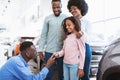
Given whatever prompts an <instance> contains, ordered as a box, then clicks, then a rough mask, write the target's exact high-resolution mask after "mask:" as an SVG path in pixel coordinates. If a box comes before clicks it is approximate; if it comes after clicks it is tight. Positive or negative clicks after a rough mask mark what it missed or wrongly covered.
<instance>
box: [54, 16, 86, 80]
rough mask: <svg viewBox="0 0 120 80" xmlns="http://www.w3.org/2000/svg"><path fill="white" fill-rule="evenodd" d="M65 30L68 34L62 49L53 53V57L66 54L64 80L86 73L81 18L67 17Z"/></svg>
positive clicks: (76, 78) (64, 24)
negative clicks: (84, 69)
mask: <svg viewBox="0 0 120 80" xmlns="http://www.w3.org/2000/svg"><path fill="white" fill-rule="evenodd" d="M62 26H63V30H64V32H65V35H66V39H65V40H64V44H63V48H62V50H61V51H59V52H56V53H54V54H53V57H56V58H58V57H62V56H64V64H63V68H64V80H78V78H79V77H82V76H83V75H84V71H83V67H84V59H85V42H84V41H83V38H82V35H83V33H82V32H81V31H80V30H81V26H80V22H79V19H77V18H76V17H73V16H72V17H67V18H65V19H64V20H63V22H62Z"/></svg>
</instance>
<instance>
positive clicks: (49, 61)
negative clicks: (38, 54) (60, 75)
mask: <svg viewBox="0 0 120 80" xmlns="http://www.w3.org/2000/svg"><path fill="white" fill-rule="evenodd" d="M54 62H55V57H50V58H49V59H48V61H47V64H46V66H45V67H47V68H49V67H50V66H51V65H52V64H53V63H54Z"/></svg>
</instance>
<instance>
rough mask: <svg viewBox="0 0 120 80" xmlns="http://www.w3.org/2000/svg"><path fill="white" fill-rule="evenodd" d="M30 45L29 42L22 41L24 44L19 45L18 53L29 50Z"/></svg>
mask: <svg viewBox="0 0 120 80" xmlns="http://www.w3.org/2000/svg"><path fill="white" fill-rule="evenodd" d="M31 45H33V43H32V42H30V41H24V42H22V44H21V45H20V51H24V50H26V49H27V48H29V47H30V46H31Z"/></svg>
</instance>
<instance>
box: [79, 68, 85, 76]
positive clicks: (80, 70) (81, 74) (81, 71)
mask: <svg viewBox="0 0 120 80" xmlns="http://www.w3.org/2000/svg"><path fill="white" fill-rule="evenodd" d="M83 76H84V71H83V69H78V77H83Z"/></svg>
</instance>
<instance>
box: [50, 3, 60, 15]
mask: <svg viewBox="0 0 120 80" xmlns="http://www.w3.org/2000/svg"><path fill="white" fill-rule="evenodd" d="M52 10H53V13H54V15H55V16H59V15H60V13H61V2H60V1H53V2H52Z"/></svg>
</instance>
